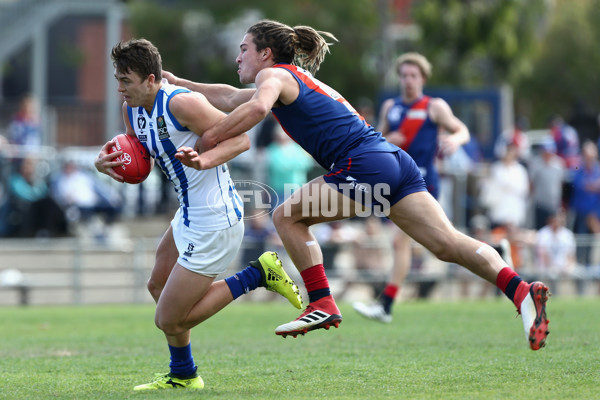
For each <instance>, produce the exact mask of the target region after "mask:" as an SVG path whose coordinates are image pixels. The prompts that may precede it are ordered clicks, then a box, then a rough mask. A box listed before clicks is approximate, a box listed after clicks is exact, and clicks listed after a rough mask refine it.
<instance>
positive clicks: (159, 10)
mask: <svg viewBox="0 0 600 400" xmlns="http://www.w3.org/2000/svg"><path fill="white" fill-rule="evenodd" d="M262 18H269V19H274V20H278V21H281V22H283V23H285V24H287V25H291V26H294V25H309V26H312V27H313V28H315V29H317V30H321V31H327V32H331V33H332V34H334V35H335V36H336V37H337V38H338V40H339V42H338V43H336V44H335V45H333V46H331V48H330V50H331V53H330V54H329V55H328V56H327V57H326V58H325V62H324V63H323V64H322V66H321V69H320V70H319V72H318V73H317V77H318V78H320V79H322V80H324V81H326V82H327V83H328V84H329V85H331V86H332V87H334V88H336V89H337V90H338V91H340V92H341V93H343V94H344V96H345V97H347V98H348V99H349V100H351V101H352V99H354V98H358V97H360V96H366V97H374V96H375V94H376V92H377V87H376V85H374V82H376V77H375V72H374V71H370V70H368V69H364V68H362V67H361V65H362V57H363V54H368V49H369V47H370V46H371V45H372V42H373V40H374V37H375V35H376V34H377V18H376V10H375V8H374V7H373V6H372V0H328V1H327V2H323V1H320V0H290V1H280V2H274V1H272V0H255V1H252V2H248V1H245V0H204V1H202V2H198V1H192V0H178V1H177V0H173V1H162V2H161V1H143V2H141V1H138V2H132V3H131V18H130V22H131V25H132V29H133V32H134V34H135V35H136V36H143V37H146V38H147V39H149V40H151V41H152V42H153V43H154V44H155V45H156V46H157V47H158V49H159V50H160V52H161V54H162V56H163V65H164V68H165V69H167V70H171V71H172V72H174V73H176V74H179V75H181V76H184V77H186V78H189V79H193V80H198V81H203V82H223V83H229V84H231V85H234V86H239V80H238V77H237V74H236V70H237V66H236V63H235V57H236V56H237V53H238V46H239V43H240V41H241V40H242V37H243V34H244V32H245V30H246V29H247V28H248V27H250V25H252V24H253V23H255V22H257V21H258V20H259V19H262ZM340 71H342V72H343V73H340Z"/></svg>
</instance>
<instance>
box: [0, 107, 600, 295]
mask: <svg viewBox="0 0 600 400" xmlns="http://www.w3.org/2000/svg"><path fill="white" fill-rule="evenodd" d="M37 107H38V105H37V104H36V101H35V99H34V98H32V97H29V96H27V97H25V98H23V100H22V101H21V103H20V107H19V110H18V111H17V113H16V114H15V115H14V117H13V118H12V121H11V122H10V124H9V125H8V126H5V127H0V132H1V133H2V134H1V135H0V237H5V238H8V237H20V238H28V237H37V238H51V237H65V236H75V235H78V234H82V233H85V234H88V235H90V234H91V235H93V236H96V237H98V238H100V239H101V238H102V237H104V236H105V235H106V234H107V232H108V231H109V230H110V228H111V226H114V224H118V223H120V222H123V221H124V220H126V219H127V218H131V217H135V216H139V215H148V214H149V213H152V214H165V215H170V214H171V213H172V212H173V211H174V210H175V207H177V203H176V200H175V198H174V197H175V193H171V192H172V189H171V188H170V187H169V186H168V182H166V181H165V180H162V179H160V178H156V182H158V184H157V185H156V186H157V187H158V188H159V189H158V193H155V194H154V197H152V196H149V194H148V186H147V185H146V183H144V184H142V185H138V186H139V188H136V195H135V199H134V207H135V210H134V211H133V212H132V211H131V210H129V211H128V212H124V210H126V209H128V208H131V207H130V206H129V205H127V201H128V199H127V198H126V196H125V195H124V194H123V192H122V191H120V190H119V186H118V185H114V184H113V182H108V181H107V180H106V179H103V177H101V176H100V175H99V174H98V173H96V171H95V170H93V165H92V163H87V164H85V163H82V162H78V161H77V159H76V158H74V159H73V158H68V157H63V156H62V155H61V153H59V150H60V149H54V151H55V152H56V154H58V156H56V154H55V155H54V157H48V152H47V150H48V148H47V146H43V145H42V143H43V140H42V139H43V130H42V128H41V126H40V124H39V118H38V110H37ZM359 108H360V110H359V112H361V114H362V115H364V116H365V117H366V119H367V121H369V122H370V123H371V124H372V125H375V121H373V118H375V117H374V116H375V112H374V107H373V105H372V103H370V102H369V101H366V100H364V101H361V102H360V104H359ZM599 127H600V126H599ZM543 132H544V134H543V135H537V136H536V137H532V136H530V135H528V134H527V131H526V127H525V123H524V122H523V120H517V122H516V123H515V126H514V128H512V129H510V130H508V131H506V132H503V133H502V135H500V136H499V137H498V139H497V140H496V143H495V146H494V158H493V159H491V160H484V159H483V158H482V156H481V151H480V149H479V148H478V146H477V142H476V139H475V138H473V139H472V141H471V142H470V143H469V144H467V145H465V146H463V148H462V149H461V151H458V152H456V153H455V154H453V155H452V156H450V157H446V158H439V159H438V163H439V170H440V172H441V174H442V178H443V179H442V187H441V191H442V193H441V196H440V203H441V204H442V206H443V207H444V209H445V211H446V212H447V214H448V215H449V217H450V218H451V219H452V220H453V222H454V224H455V225H456V226H458V227H464V229H465V230H466V231H468V233H469V234H471V235H472V236H475V237H478V238H480V239H481V240H484V241H486V242H488V243H490V244H492V245H496V246H501V245H504V246H507V247H506V248H507V249H508V250H507V251H508V252H509V253H510V256H511V259H512V264H513V267H514V268H515V269H518V270H519V272H520V274H521V275H522V276H526V277H529V276H532V277H539V278H541V279H544V280H547V281H549V282H550V284H551V285H554V287H553V288H552V289H553V290H554V291H555V292H556V291H557V290H558V287H557V285H556V283H557V282H559V281H560V279H561V278H562V277H566V276H569V277H571V278H573V279H574V280H575V281H576V282H581V281H583V280H584V279H586V277H588V276H590V275H593V274H596V275H597V276H598V277H600V274H598V269H599V268H600V249H599V247H600V161H599V156H598V146H599V144H600V140H598V139H596V140H590V139H588V138H586V139H584V140H580V137H579V135H578V132H577V130H576V129H575V128H574V127H573V126H571V125H569V124H568V123H567V122H566V121H565V119H564V118H562V117H561V116H555V117H554V118H552V120H551V122H550V123H549V126H548V127H547V130H544V131H543ZM251 136H252V137H253V139H254V146H253V148H252V149H251V150H250V151H249V152H248V154H242V155H240V156H239V160H234V161H232V163H231V164H232V165H233V167H232V176H233V177H234V179H236V180H240V179H243V178H244V177H252V178H254V179H257V180H258V181H260V182H264V183H266V184H267V185H269V186H270V187H271V188H272V189H273V191H274V192H275V193H276V194H277V196H274V197H273V198H271V199H269V201H270V203H271V204H270V205H271V207H275V206H276V205H277V203H281V202H282V201H283V200H284V197H285V195H286V193H285V190H284V185H285V184H286V183H293V184H297V185H301V184H303V183H305V182H306V181H308V180H309V179H311V178H313V177H315V176H318V175H320V174H322V173H323V171H322V170H321V169H320V167H318V166H317V165H316V164H315V163H314V161H313V160H312V159H311V158H310V157H309V156H308V155H307V154H306V153H305V152H304V151H303V150H302V149H300V148H299V147H298V146H297V145H296V143H294V142H293V141H292V140H291V139H289V137H288V136H287V135H286V134H285V132H283V131H282V130H281V129H280V128H279V125H278V124H277V123H276V122H275V121H274V120H271V119H267V120H265V122H264V123H263V124H262V125H261V126H260V129H258V130H257V131H256V132H253V133H252V135H251ZM473 136H474V137H476V135H475V134H474V135H473ZM44 149H45V150H44ZM42 150H44V151H42ZM95 151H97V149H95ZM92 153H93V154H95V153H94V152H92ZM238 174H239V175H238ZM157 175H159V174H157ZM459 181H460V182H465V184H464V185H458V184H457V182H459ZM144 185H146V186H144ZM121 186H122V185H121ZM287 194H289V193H287ZM151 199H153V200H151ZM274 199H275V200H274ZM457 200H458V201H460V205H459V207H462V208H463V209H464V212H462V213H460V215H455V214H456V213H455V212H454V211H455V210H456V202H457ZM150 202H153V203H154V204H153V205H150V204H148V203H150ZM247 206H248V205H247ZM259 211H260V210H256V209H252V208H250V209H247V210H246V240H245V241H244V249H245V250H244V251H245V254H243V255H242V257H241V259H242V260H244V259H254V258H256V254H260V253H261V252H262V251H263V250H265V249H267V248H268V249H277V248H280V247H281V243H280V242H279V241H278V238H277V234H276V232H275V230H274V228H273V225H272V222H271V220H270V214H269V213H261V212H259ZM392 229H393V228H392V227H391V225H390V224H389V222H388V221H387V220H386V219H382V218H378V217H371V218H366V219H358V218H355V219H351V220H347V221H343V222H336V223H330V224H321V225H318V226H316V227H315V229H314V231H315V232H314V233H315V235H316V236H317V238H318V239H319V242H320V243H322V244H323V253H324V260H325V267H326V268H327V269H328V271H330V272H328V273H331V274H332V276H334V274H335V273H334V272H331V271H338V272H340V275H343V276H345V278H344V280H343V283H342V286H341V288H340V290H341V291H343V292H344V293H345V292H346V291H348V290H352V287H353V285H354V284H355V283H356V282H362V283H365V282H366V283H368V284H369V285H370V286H371V288H372V291H373V292H374V293H375V294H376V293H377V291H378V290H380V289H381V287H382V285H383V284H384V282H385V279H386V278H387V274H388V272H389V269H390V268H391V257H392V246H393V243H392V238H393V236H394V235H393V233H392ZM90 232H91V233H90ZM413 252H414V255H413V265H412V270H411V275H412V276H425V275H426V274H428V273H432V268H435V267H432V265H437V264H436V263H435V262H434V261H432V259H430V258H428V257H427V254H426V253H425V252H424V251H423V249H422V248H420V247H419V246H418V245H415V246H414V247H413ZM446 267H447V266H446ZM448 270H449V271H450V272H449V273H453V272H452V271H454V270H453V269H452V268H449V269H448ZM457 276H458V277H459V278H460V279H463V278H464V280H468V279H470V278H471V277H469V276H468V272H467V273H457ZM420 282H421V283H422V284H423V285H424V284H425V283H423V282H426V280H421V281H420ZM422 289H423V290H420V291H419V295H426V294H427V293H428V291H427V290H426V288H425V287H424V286H423V288H422ZM489 290H491V289H490V288H489V287H486V286H485V284H484V287H483V289H482V293H484V292H486V291H489ZM577 290H579V291H581V290H583V289H582V287H581V286H580V287H578V289H577ZM465 295H467V294H466V293H465Z"/></svg>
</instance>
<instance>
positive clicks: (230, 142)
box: [175, 133, 250, 170]
mask: <svg viewBox="0 0 600 400" xmlns="http://www.w3.org/2000/svg"><path fill="white" fill-rule="evenodd" d="M249 148H250V137H249V136H248V134H247V133H244V134H242V135H239V136H236V137H233V138H231V139H227V140H225V141H223V142H221V143H219V145H218V146H216V147H214V148H212V149H211V150H208V151H206V152H204V153H201V154H198V152H197V151H196V150H194V149H192V148H191V147H185V146H184V147H181V148H179V149H177V153H176V154H175V158H177V159H178V160H179V161H181V162H182V163H183V164H184V165H187V166H188V167H191V168H195V169H198V170H203V169H211V168H214V167H216V166H218V165H221V164H223V163H226V162H227V161H229V160H231V159H233V158H234V157H236V156H238V155H239V154H241V153H243V152H244V151H246V150H248V149H249Z"/></svg>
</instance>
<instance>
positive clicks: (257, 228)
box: [241, 209, 279, 265]
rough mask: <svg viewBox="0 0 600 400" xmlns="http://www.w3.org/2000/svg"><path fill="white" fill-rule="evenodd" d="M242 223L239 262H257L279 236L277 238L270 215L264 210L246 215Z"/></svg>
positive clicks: (257, 210) (277, 240) (253, 211)
mask: <svg viewBox="0 0 600 400" xmlns="http://www.w3.org/2000/svg"><path fill="white" fill-rule="evenodd" d="M244 222H245V229H244V242H243V249H244V254H243V256H242V260H241V261H242V263H247V262H248V260H258V258H259V257H260V256H261V254H262V253H263V252H265V251H266V250H267V246H268V245H269V244H270V243H272V242H279V236H277V232H276V231H275V226H274V225H273V222H272V221H271V217H270V214H267V213H266V212H265V210H259V209H255V210H252V211H251V212H250V213H248V214H247V215H246V217H245V218H244ZM244 265H245V264H244Z"/></svg>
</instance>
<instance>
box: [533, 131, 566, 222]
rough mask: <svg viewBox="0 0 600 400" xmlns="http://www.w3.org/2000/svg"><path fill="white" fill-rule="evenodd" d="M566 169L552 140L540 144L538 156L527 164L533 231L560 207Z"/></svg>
mask: <svg viewBox="0 0 600 400" xmlns="http://www.w3.org/2000/svg"><path fill="white" fill-rule="evenodd" d="M565 175H566V168H565V163H564V161H563V160H562V159H561V158H560V157H558V156H557V155H556V145H555V144H554V141H553V140H552V139H548V140H546V141H545V142H543V143H542V145H541V148H540V152H539V154H536V155H535V156H533V157H532V158H531V160H530V162H529V177H530V182H531V191H532V196H531V197H532V201H533V207H534V210H535V211H534V217H535V221H534V222H535V223H534V226H535V229H536V230H539V229H541V228H542V227H543V226H545V225H546V223H547V222H548V217H549V216H550V215H553V214H555V213H556V212H557V211H558V209H559V208H560V207H561V206H562V205H561V202H562V188H563V182H564V180H565Z"/></svg>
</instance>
